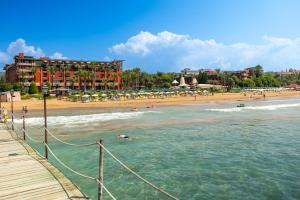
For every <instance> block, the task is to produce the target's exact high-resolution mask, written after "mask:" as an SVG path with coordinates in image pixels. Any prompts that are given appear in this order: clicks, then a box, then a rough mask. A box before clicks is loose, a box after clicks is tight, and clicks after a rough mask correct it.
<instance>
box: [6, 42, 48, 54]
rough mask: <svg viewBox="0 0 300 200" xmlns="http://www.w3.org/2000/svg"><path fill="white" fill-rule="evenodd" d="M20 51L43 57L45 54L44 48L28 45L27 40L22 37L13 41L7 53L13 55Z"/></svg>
mask: <svg viewBox="0 0 300 200" xmlns="http://www.w3.org/2000/svg"><path fill="white" fill-rule="evenodd" d="M19 52H23V53H24V54H25V55H28V56H34V57H43V56H45V54H44V52H43V50H42V49H41V48H39V47H34V46H28V45H27V44H26V41H25V40H24V39H22V38H19V39H17V40H16V41H14V42H11V43H10V44H9V46H8V48H7V54H8V55H9V56H10V57H12V56H14V55H16V54H18V53H19Z"/></svg>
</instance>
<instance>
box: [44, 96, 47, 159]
mask: <svg viewBox="0 0 300 200" xmlns="http://www.w3.org/2000/svg"><path fill="white" fill-rule="evenodd" d="M44 128H45V143H46V144H47V145H48V137H47V107H46V94H44ZM45 157H46V159H47V160H48V148H47V147H46V145H45Z"/></svg>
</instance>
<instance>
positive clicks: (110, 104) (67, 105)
mask: <svg viewBox="0 0 300 200" xmlns="http://www.w3.org/2000/svg"><path fill="white" fill-rule="evenodd" d="M245 94H246V96H245ZM265 94H266V99H268V98H274V97H295V96H300V91H285V92H265ZM263 99H264V98H263V95H261V94H257V93H253V92H248V93H215V94H214V95H209V96H197V97H196V100H195V97H193V96H179V97H167V98H162V99H138V100H126V101H106V102H101V101H98V102H88V103H82V102H70V101H65V100H57V99H49V100H47V109H48V110H58V109H84V108H107V109H112V108H146V107H151V106H154V107H160V106H176V105H184V104H199V103H207V102H212V101H219V102H220V101H243V100H249V101H255V100H263ZM3 106H4V107H5V109H8V110H10V108H11V103H10V102H2V107H3ZM23 106H27V108H28V109H29V110H31V111H41V110H43V100H38V99H29V100H21V101H16V102H14V110H22V107H23Z"/></svg>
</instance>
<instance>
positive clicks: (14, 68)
mask: <svg viewBox="0 0 300 200" xmlns="http://www.w3.org/2000/svg"><path fill="white" fill-rule="evenodd" d="M122 66H123V60H113V61H111V62H102V61H82V60H63V59H49V58H47V57H43V58H38V59H37V58H34V57H32V56H25V55H24V54H23V53H19V54H18V55H16V56H15V57H14V63H12V64H6V65H5V67H4V70H5V79H6V82H9V83H21V84H23V85H24V86H29V85H30V83H31V82H35V83H36V85H37V86H38V87H39V88H41V87H42V86H43V85H44V84H45V83H46V82H48V83H49V84H51V85H52V88H69V89H78V90H83V88H84V87H86V89H105V88H109V89H118V90H119V89H120V88H121V73H122Z"/></svg>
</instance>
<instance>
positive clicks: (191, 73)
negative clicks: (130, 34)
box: [180, 68, 218, 85]
mask: <svg viewBox="0 0 300 200" xmlns="http://www.w3.org/2000/svg"><path fill="white" fill-rule="evenodd" d="M200 73H205V74H206V75H207V79H208V80H218V74H217V71H216V70H213V69H199V70H191V69H190V68H185V69H183V70H181V72H180V77H181V76H182V77H184V79H185V83H186V84H189V85H192V84H193V81H195V77H197V76H198V75H199V74H200Z"/></svg>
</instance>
